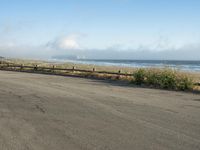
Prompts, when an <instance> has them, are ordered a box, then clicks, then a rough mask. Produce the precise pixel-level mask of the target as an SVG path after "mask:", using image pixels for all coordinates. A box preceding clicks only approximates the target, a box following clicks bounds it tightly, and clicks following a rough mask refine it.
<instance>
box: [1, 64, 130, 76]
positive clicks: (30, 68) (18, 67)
mask: <svg viewBox="0 0 200 150" xmlns="http://www.w3.org/2000/svg"><path fill="white" fill-rule="evenodd" d="M0 70H10V71H23V72H41V71H44V72H45V71H50V72H51V73H53V72H56V71H65V72H80V73H98V74H108V75H119V76H132V75H133V74H131V73H122V71H121V70H119V71H118V72H108V71H97V70H96V69H95V68H92V69H91V70H84V69H76V67H75V66H73V67H72V68H58V67H56V66H54V65H53V66H52V67H43V66H39V65H34V66H33V65H32V66H29V65H23V64H21V65H19V64H14V63H8V62H3V61H0Z"/></svg>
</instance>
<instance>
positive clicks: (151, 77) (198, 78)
mask: <svg viewBox="0 0 200 150" xmlns="http://www.w3.org/2000/svg"><path fill="white" fill-rule="evenodd" d="M6 61H7V62H9V63H14V64H23V65H30V66H33V65H38V66H41V67H52V66H55V67H58V68H67V69H71V68H72V67H75V68H76V69H83V70H92V69H93V68H95V69H96V70H97V71H108V72H116V73H117V72H118V71H119V70H121V73H131V74H133V76H132V77H130V76H127V77H126V76H119V75H110V74H97V73H82V72H61V71H57V72H54V73H57V74H63V75H65V74H68V75H79V76H83V77H93V78H101V79H112V80H124V81H132V82H133V83H135V84H140V85H141V84H144V85H147V86H150V87H156V88H164V89H175V90H188V89H193V90H199V91H200V86H193V84H192V83H199V82H200V73H191V72H181V71H178V70H172V69H169V68H162V69H156V68H151V69H137V68H131V67H117V66H97V65H87V64H75V63H70V62H69V63H55V62H47V61H38V60H23V59H9V60H6Z"/></svg>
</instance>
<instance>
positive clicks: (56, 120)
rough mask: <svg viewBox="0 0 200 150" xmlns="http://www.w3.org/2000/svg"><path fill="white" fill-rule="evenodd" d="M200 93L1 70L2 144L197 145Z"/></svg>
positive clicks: (17, 147)
mask: <svg viewBox="0 0 200 150" xmlns="http://www.w3.org/2000/svg"><path fill="white" fill-rule="evenodd" d="M199 109H200V96H199V95H197V94H191V93H184V92H172V91H164V90H155V89H145V88H137V87H129V86H127V85H124V84H123V83H120V82H117V81H116V82H112V81H105V80H94V79H84V78H75V77H73V78H72V77H61V76H54V75H40V74H31V73H19V72H6V71H0V115H1V117H0V131H1V132H0V149H2V150H6V149H10V150H27V149H29V150H63V149H69V150H94V149H95V150H133V149H137V150H145V149H163V150H164V149H165V150H177V149H181V150H189V149H192V150H199V149H200V128H199V127H200V117H199V116H200V111H199Z"/></svg>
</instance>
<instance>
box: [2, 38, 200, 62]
mask: <svg viewBox="0 0 200 150" xmlns="http://www.w3.org/2000/svg"><path fill="white" fill-rule="evenodd" d="M82 37H83V35H82V34H70V35H68V36H62V37H59V38H56V39H54V40H51V41H49V42H47V43H46V44H44V45H39V46H30V45H18V44H17V43H16V42H15V40H10V41H9V42H6V41H7V40H6V41H4V39H3V38H2V39H0V56H4V57H12V58H34V59H52V58H63V59H72V58H73V59H74V58H86V59H149V60H150V59H156V60H159V59H161V60H164V59H165V60H200V44H199V43H196V44H187V45H184V46H181V47H178V48H177V47H173V46H169V44H167V46H164V45H166V42H165V43H164V44H162V41H161V44H162V45H161V44H160V43H159V42H158V43H156V45H158V46H153V47H152V45H151V46H149V47H148V46H143V45H141V46H139V47H138V48H122V46H121V45H120V46H116V45H115V46H110V47H108V48H105V49H97V48H93V49H92V48H90V49H88V48H84V47H83V46H82V45H80V42H79V41H80V40H81V38H82Z"/></svg>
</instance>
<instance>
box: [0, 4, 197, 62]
mask: <svg viewBox="0 0 200 150" xmlns="http://www.w3.org/2000/svg"><path fill="white" fill-rule="evenodd" d="M199 28H200V1H199V0H165V1H164V0H0V55H6V56H9V55H10V56H11V57H13V56H15V55H14V54H15V53H16V56H17V57H18V56H24V57H25V56H31V55H32V53H38V50H36V49H40V52H41V50H42V49H45V50H46V49H47V50H46V52H47V51H48V52H49V53H51V55H65V54H70V55H71V54H73V55H77V54H78V53H81V54H82V55H84V52H82V51H87V52H85V53H86V54H87V53H89V52H90V53H94V55H93V56H92V55H91V56H90V57H94V58H95V57H96V56H95V52H96V51H99V50H102V51H103V52H105V51H111V52H113V51H115V50H116V51H140V50H142V51H144V50H147V51H153V52H154V53H155V52H157V53H159V52H160V51H171V50H174V51H177V50H183V51H186V47H187V49H188V51H189V50H191V49H195V54H194V55H195V57H194V58H195V59H198V58H199V57H198V58H196V55H200V53H198V51H197V49H198V47H199V45H200V44H199V43H200V30H199ZM188 47H189V48H188ZM14 49H15V51H16V52H14ZM18 49H23V51H22V50H21V51H20V50H19V51H20V52H18ZM45 50H44V51H45ZM92 50H93V51H92ZM46 52H45V53H46ZM45 53H44V54H45ZM17 54H18V55H17ZM106 55H107V54H106V53H105V57H106ZM49 57H50V54H49ZM86 57H87V56H86ZM102 57H104V56H103V55H102ZM124 57H126V56H124ZM158 58H159V57H158ZM191 58H192V57H191ZM141 59H142V58H141ZM152 59H153V58H152ZM162 59H164V58H163V56H162ZM166 59H167V56H166Z"/></svg>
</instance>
